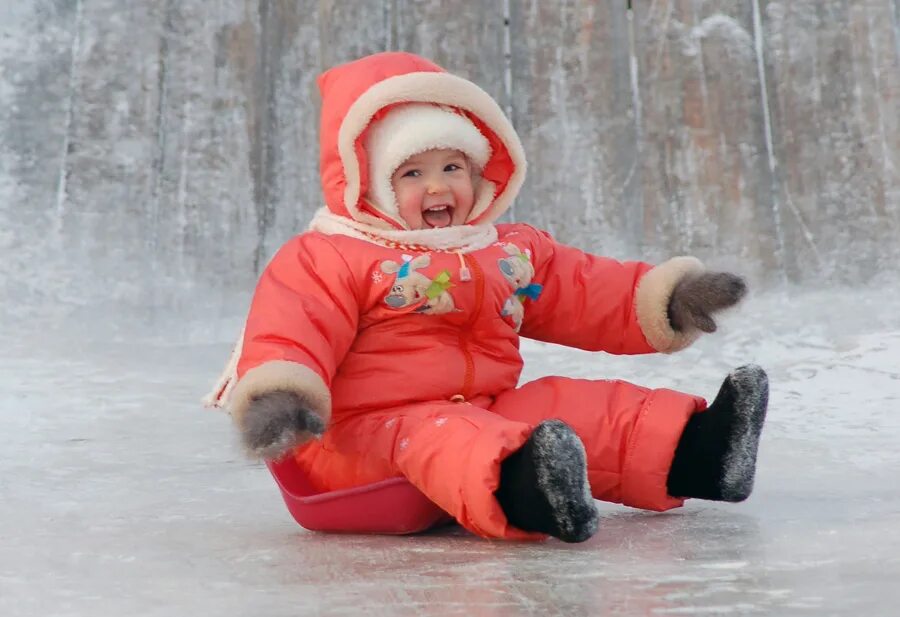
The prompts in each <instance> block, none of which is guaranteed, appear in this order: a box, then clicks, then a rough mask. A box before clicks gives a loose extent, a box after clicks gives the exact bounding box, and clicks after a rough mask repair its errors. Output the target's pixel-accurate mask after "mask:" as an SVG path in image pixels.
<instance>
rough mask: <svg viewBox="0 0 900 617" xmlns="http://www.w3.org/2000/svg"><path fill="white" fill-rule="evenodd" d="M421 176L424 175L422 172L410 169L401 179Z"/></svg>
mask: <svg viewBox="0 0 900 617" xmlns="http://www.w3.org/2000/svg"><path fill="white" fill-rule="evenodd" d="M421 175H422V172H421V171H419V170H418V169H410V170H409V171H407V172H405V173H404V174H403V176H401V177H403V178H418V177H419V176H421Z"/></svg>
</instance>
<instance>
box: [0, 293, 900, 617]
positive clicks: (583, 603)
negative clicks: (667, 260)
mask: <svg viewBox="0 0 900 617" xmlns="http://www.w3.org/2000/svg"><path fill="white" fill-rule="evenodd" d="M898 300H900V290H897V289H894V290H893V291H889V292H888V291H884V290H883V289H874V288H873V289H869V290H863V291H819V292H805V293H800V292H787V293H777V294H776V293H771V294H768V295H764V296H761V297H758V298H754V299H752V300H751V301H750V302H749V303H748V304H747V305H745V306H744V307H743V308H742V309H741V310H739V311H737V312H735V313H733V314H731V315H730V316H729V317H728V318H727V319H726V320H725V323H724V324H723V332H722V333H720V334H718V335H716V336H713V337H708V338H706V339H704V340H702V341H700V342H699V343H698V344H697V345H696V346H695V347H694V348H692V349H690V350H688V351H686V352H684V353H682V354H678V355H676V356H672V357H643V358H613V357H610V356H606V355H603V354H588V353H584V352H578V351H572V350H567V349H563V348H559V347H555V346H548V345H542V344H536V343H528V344H526V345H525V347H524V350H525V354H526V357H527V362H528V367H527V369H526V373H525V375H524V377H523V378H524V379H525V380H531V379H534V378H536V377H539V376H541V375H545V374H565V375H570V376H575V377H592V376H596V377H606V378H608V377H620V378H625V379H629V380H631V381H634V382H637V383H641V384H644V385H650V386H655V387H674V388H679V389H684V390H689V391H692V392H697V393H700V394H703V395H706V396H710V397H711V396H713V395H714V394H715V391H716V388H717V386H718V384H719V382H720V381H721V379H722V378H723V377H724V375H725V374H726V373H727V371H728V370H729V369H730V368H732V367H735V366H738V365H740V364H742V363H746V362H757V363H760V364H762V365H763V366H764V367H765V368H766V369H767V370H769V373H770V377H771V381H772V399H771V406H770V413H769V422H768V425H767V430H766V432H765V434H764V439H763V443H762V446H761V451H760V467H759V473H758V476H757V489H756V492H755V494H754V495H753V497H752V498H751V499H750V500H749V501H748V502H746V503H744V504H740V505H721V504H711V503H706V502H693V503H690V504H689V505H688V506H687V507H685V508H683V509H681V510H678V511H673V512H669V513H664V514H653V513H644V512H640V511H636V510H631V509H628V508H624V507H620V506H612V505H604V506H603V509H602V512H603V516H604V518H603V521H602V524H601V528H600V531H599V533H598V534H597V535H596V536H595V537H594V538H593V539H591V540H590V541H588V542H586V543H584V544H581V545H575V546H570V545H564V544H562V543H559V542H555V541H549V542H546V543H543V544H512V543H498V542H488V541H485V540H481V539H478V538H475V537H472V536H470V535H468V534H466V533H465V532H463V531H461V530H459V529H454V528H451V529H447V530H442V531H440V532H436V533H432V534H426V535H422V536H416V537H407V538H392V537H373V536H326V535H318V534H314V533H308V532H305V531H303V530H302V529H300V528H298V527H297V526H296V524H295V523H294V522H293V520H292V519H291V518H290V517H289V515H288V513H287V511H286V510H285V508H284V507H283V505H282V503H281V502H280V498H279V496H278V493H277V491H276V489H275V486H274V484H273V483H272V482H271V480H270V479H269V477H268V475H267V472H266V471H265V469H264V468H262V467H261V466H259V465H255V464H251V463H247V462H245V461H244V460H242V458H241V455H240V453H239V451H238V449H237V448H236V447H235V442H234V438H233V435H232V432H231V430H230V426H229V424H228V419H227V417H225V416H223V415H221V414H217V413H210V412H204V411H203V410H201V409H200V408H199V405H198V403H197V400H198V399H199V397H200V396H201V395H202V393H203V392H204V391H205V388H206V387H207V386H208V385H209V383H210V381H211V380H212V379H213V378H214V376H215V375H216V374H217V371H218V369H219V367H220V365H221V363H222V361H223V360H224V356H225V355H226V353H227V351H228V347H229V342H230V341H229V336H230V331H228V332H224V331H223V332H218V331H217V332H216V333H215V334H214V335H213V336H212V337H210V335H209V332H208V328H207V327H203V326H200V325H197V324H187V325H185V324H181V325H180V326H179V325H177V321H175V320H174V318H173V322H172V323H173V324H174V325H172V327H170V328H169V329H168V330H169V332H170V334H168V335H165V336H163V335H161V334H154V333H152V332H151V333H147V334H146V335H144V336H142V337H136V338H134V339H132V340H128V339H127V338H119V340H118V341H109V342H98V339H97V338H96V337H91V338H88V337H87V336H85V335H84V334H82V333H84V332H94V331H96V329H97V325H98V323H100V321H101V320H100V319H99V318H97V320H98V321H97V322H95V323H93V324H87V323H86V324H83V327H78V328H69V329H68V330H66V331H65V332H58V331H53V330H51V329H48V328H44V329H43V330H42V331H40V332H34V331H33V330H34V329H33V328H28V327H26V326H23V325H21V324H17V325H15V326H11V325H9V324H5V327H3V328H4V329H2V330H0V343H2V344H3V346H2V349H3V350H4V351H3V352H2V353H0V417H2V420H3V430H2V434H3V441H2V447H0V615H4V616H6V617H14V616H16V617H17V616H32V615H35V616H36V615H41V616H45V615H53V616H59V617H64V616H70V615H72V616H74V615H79V616H80V615H90V616H92V617H100V616H104V615H142V616H143V615H160V616H163V615H166V616H169V615H190V614H198V615H219V616H231V615H247V616H256V615H266V616H272V617H274V616H279V615H285V616H287V615H292V616H295V615H357V614H371V615H466V616H469V615H478V616H482V615H483V616H505V615H552V614H561V615H563V614H564V615H600V614H608V615H670V614H674V615H679V614H715V615H719V614H726V615H727V614H762V615H765V614H770V615H888V614H895V611H896V604H897V602H898V601H900V588H898V586H897V583H896V582H897V581H898V580H900V410H898V403H900V315H898V312H897V310H896V307H898V306H900V302H898ZM236 322H237V320H235V323H236ZM210 340H214V341H218V342H214V343H211V342H210Z"/></svg>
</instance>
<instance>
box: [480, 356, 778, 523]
mask: <svg viewBox="0 0 900 617" xmlns="http://www.w3.org/2000/svg"><path fill="white" fill-rule="evenodd" d="M767 403H768V379H767V377H766V374H765V371H763V370H762V369H761V368H759V367H758V366H745V367H741V368H739V369H737V370H735V371H734V372H732V373H731V374H730V375H729V376H728V378H727V379H726V380H725V382H724V383H723V384H722V388H721V390H720V391H719V394H718V396H717V397H716V400H715V402H714V403H713V404H712V406H710V408H709V409H708V410H706V411H704V408H705V407H706V404H705V402H704V401H703V399H700V398H698V397H695V396H691V395H687V394H681V393H679V392H674V391H672V390H649V389H647V388H642V387H640V386H635V385H632V384H629V383H626V382H621V381H588V380H576V379H567V378H562V377H548V378H545V379H540V380H538V381H535V382H532V383H529V384H526V385H525V386H523V387H522V388H519V389H518V390H511V391H509V392H506V393H504V394H503V395H501V396H500V397H498V398H497V400H496V401H495V403H494V405H493V406H492V408H491V410H492V411H495V412H497V413H500V414H502V415H503V416H505V417H507V418H510V419H515V420H520V421H525V422H532V423H537V422H540V421H541V420H542V419H543V418H560V419H561V420H563V421H564V422H566V423H568V424H569V425H570V426H572V427H573V428H574V429H575V431H576V433H578V435H579V436H580V437H581V439H582V441H583V442H584V445H585V448H586V450H587V462H588V477H589V479H590V483H591V489H592V492H593V495H594V496H595V497H596V498H597V499H602V500H604V501H612V502H621V503H624V504H626V505H629V506H634V507H639V508H645V509H649V510H666V509H669V508H673V507H677V506H679V505H681V503H682V499H679V498H675V497H672V495H676V496H679V497H681V498H684V497H698V498H701V499H713V500H720V501H742V500H744V499H746V498H747V497H748V496H749V495H750V492H751V490H752V489H753V478H754V473H755V469H756V452H757V448H758V445H759V437H760V433H761V431H762V425H763V422H764V421H765V416H766V407H767ZM701 411H703V413H697V412H701ZM510 475H512V474H510ZM518 475H521V474H520V473H518Z"/></svg>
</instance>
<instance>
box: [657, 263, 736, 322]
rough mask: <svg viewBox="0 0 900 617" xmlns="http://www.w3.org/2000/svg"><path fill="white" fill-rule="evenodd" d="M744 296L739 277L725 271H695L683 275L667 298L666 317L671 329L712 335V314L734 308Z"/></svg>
mask: <svg viewBox="0 0 900 617" xmlns="http://www.w3.org/2000/svg"><path fill="white" fill-rule="evenodd" d="M746 293H747V284H746V283H745V282H744V279H742V278H741V277H739V276H737V275H735V274H730V273H728V272H697V273H692V274H688V275H686V276H685V277H684V278H682V279H681V280H680V281H678V283H677V284H676V285H675V289H674V290H673V291H672V297H671V298H670V299H669V307H668V316H669V323H670V324H671V325H672V329H673V330H675V331H676V332H685V331H689V330H691V329H693V328H696V329H698V330H701V331H703V332H715V331H716V322H715V321H713V318H712V314H713V313H715V312H716V311H720V310H722V309H725V308H728V307H730V306H734V305H735V304H737V303H738V302H739V301H740V300H741V298H743V297H744V295H746Z"/></svg>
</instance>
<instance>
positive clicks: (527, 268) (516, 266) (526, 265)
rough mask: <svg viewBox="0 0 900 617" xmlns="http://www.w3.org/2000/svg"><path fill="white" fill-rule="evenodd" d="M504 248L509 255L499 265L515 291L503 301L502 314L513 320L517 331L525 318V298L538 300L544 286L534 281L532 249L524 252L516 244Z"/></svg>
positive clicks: (506, 245) (499, 261) (498, 262)
mask: <svg viewBox="0 0 900 617" xmlns="http://www.w3.org/2000/svg"><path fill="white" fill-rule="evenodd" d="M503 250H505V251H506V253H507V254H508V255H509V257H503V258H502V259H499V260H497V266H498V267H499V268H500V273H501V274H503V278H505V279H506V282H507V283H509V284H510V286H511V287H512V289H513V293H512V295H511V296H509V298H507V299H506V301H505V302H504V303H503V308H502V309H501V310H500V315H502V316H503V317H508V318H510V319H511V320H512V323H513V327H514V328H515V329H516V332H518V331H519V329H520V328H521V327H522V321H523V320H524V319H525V300H526V299H528V298H530V299H531V300H537V299H538V297H539V296H540V295H541V292H542V291H543V289H544V287H543V285H540V284H538V283H532V282H531V281H532V279H533V278H534V266H533V265H532V263H531V251H528V250H526V251H525V252H524V253H523V252H522V250H521V249H520V248H519V247H518V246H516V245H515V244H505V245H504V246H503Z"/></svg>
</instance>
